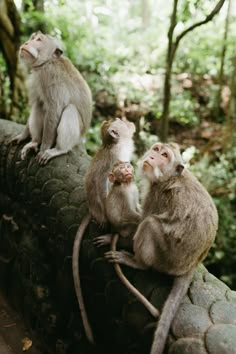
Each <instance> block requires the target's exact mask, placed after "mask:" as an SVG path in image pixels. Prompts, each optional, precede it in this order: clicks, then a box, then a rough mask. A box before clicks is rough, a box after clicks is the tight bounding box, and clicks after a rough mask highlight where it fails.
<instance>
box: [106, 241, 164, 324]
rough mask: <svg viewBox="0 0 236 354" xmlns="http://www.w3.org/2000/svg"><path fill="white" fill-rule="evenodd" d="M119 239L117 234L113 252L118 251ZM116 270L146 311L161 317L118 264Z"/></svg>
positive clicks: (112, 242) (112, 243)
mask: <svg viewBox="0 0 236 354" xmlns="http://www.w3.org/2000/svg"><path fill="white" fill-rule="evenodd" d="M118 239H119V235H118V234H115V235H114V236H113V237H112V241H111V250H112V251H116V245H117V241H118ZM114 268H115V271H116V274H117V275H118V277H119V278H120V280H121V281H122V283H123V284H124V285H125V286H126V287H127V288H128V290H129V291H130V292H131V293H133V295H134V296H136V297H137V299H138V300H139V301H140V302H141V303H142V304H143V305H144V306H145V307H146V309H147V310H148V311H149V312H150V313H151V315H152V316H153V317H155V318H157V317H159V311H158V310H157V309H156V308H155V307H154V306H153V305H152V304H151V303H150V302H149V301H148V300H147V299H146V298H145V296H143V295H142V294H141V293H140V292H139V291H138V290H137V289H136V288H135V287H134V286H133V285H132V284H131V283H130V282H129V280H128V279H127V278H126V276H125V275H124V273H123V272H122V269H121V267H120V265H119V264H118V263H114Z"/></svg>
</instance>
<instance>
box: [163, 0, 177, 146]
mask: <svg viewBox="0 0 236 354" xmlns="http://www.w3.org/2000/svg"><path fill="white" fill-rule="evenodd" d="M177 6H178V0H174V5H173V11H172V15H171V22H170V29H169V32H168V51H167V58H166V73H165V81H164V101H163V111H162V117H161V132H160V137H161V140H162V141H163V142H165V141H167V137H168V131H169V119H168V117H169V107H170V99H171V74H172V65H173V59H174V56H173V49H174V48H173V46H174V43H173V35H174V29H175V26H176V15H177Z"/></svg>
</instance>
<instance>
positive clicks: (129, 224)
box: [94, 161, 159, 317]
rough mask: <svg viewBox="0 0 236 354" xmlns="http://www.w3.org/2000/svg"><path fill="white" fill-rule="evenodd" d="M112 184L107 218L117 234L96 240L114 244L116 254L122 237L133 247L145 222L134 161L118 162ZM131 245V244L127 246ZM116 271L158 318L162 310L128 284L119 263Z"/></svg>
mask: <svg viewBox="0 0 236 354" xmlns="http://www.w3.org/2000/svg"><path fill="white" fill-rule="evenodd" d="M108 178H109V181H110V183H111V184H112V186H111V188H110V191H109V193H108V196H107V198H106V201H105V208H106V216H107V219H108V221H109V222H110V224H111V226H112V231H113V232H114V233H116V234H115V235H114V234H113V235H112V234H107V235H103V236H99V237H96V239H95V242H94V243H95V244H96V245H97V246H103V245H106V244H109V243H111V244H112V245H111V249H112V251H116V245H117V241H118V238H119V236H118V234H119V235H120V236H121V244H122V245H123V242H122V241H123V240H124V239H125V240H127V241H128V242H129V244H128V246H129V245H130V243H131V244H132V237H133V235H134V233H135V231H136V229H137V227H138V224H139V222H140V219H141V209H140V206H139V192H138V188H137V186H136V184H135V183H134V182H133V180H134V169H133V166H132V165H131V163H130V162H122V161H117V162H116V163H115V164H114V166H113V168H112V172H110V173H109V175H108ZM126 245H127V244H126ZM114 267H115V271H116V273H117V275H118V276H119V278H120V280H121V281H122V283H123V284H124V285H125V286H126V287H127V288H128V289H129V290H130V291H131V292H132V293H133V294H134V295H135V296H136V297H137V298H138V300H139V301H140V302H141V303H143V305H144V306H145V307H146V308H147V309H148V311H150V312H151V314H152V315H153V316H154V317H158V315H159V312H158V310H157V309H156V308H155V307H154V306H153V305H152V304H151V303H150V302H149V301H148V300H147V299H146V298H145V297H144V296H143V295H142V294H141V293H140V292H139V291H138V290H137V289H136V288H135V287H134V286H133V285H132V284H131V283H130V282H129V281H128V279H127V278H126V277H125V275H124V273H123V272H122V270H121V268H120V266H119V265H118V264H114Z"/></svg>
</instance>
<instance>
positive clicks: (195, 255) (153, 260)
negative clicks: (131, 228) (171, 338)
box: [106, 143, 218, 354]
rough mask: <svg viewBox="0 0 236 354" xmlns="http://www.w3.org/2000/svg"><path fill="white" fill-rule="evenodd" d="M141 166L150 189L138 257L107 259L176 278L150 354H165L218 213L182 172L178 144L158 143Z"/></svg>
mask: <svg viewBox="0 0 236 354" xmlns="http://www.w3.org/2000/svg"><path fill="white" fill-rule="evenodd" d="M140 165H141V170H142V174H143V177H144V178H145V179H146V180H147V181H148V189H147V191H146V195H145V198H144V202H143V205H142V207H143V214H142V221H141V223H140V224H139V227H138V229H137V231H136V233H135V235H134V238H133V242H134V244H133V248H134V255H132V254H127V252H126V253H123V252H107V254H106V257H107V258H108V259H109V260H110V261H111V262H118V263H121V264H126V265H128V266H131V267H133V268H140V269H147V268H153V269H155V270H157V271H159V272H164V273H167V274H170V275H173V276H175V280H174V284H173V288H172V290H171V292H170V294H169V296H168V298H167V300H166V302H165V304H164V307H163V310H162V313H161V317H160V319H159V322H158V326H157V329H156V332H155V335H154V341H153V345H152V350H151V354H161V353H162V352H163V350H164V346H165V342H166V338H167V335H168V331H169V328H170V325H171V322H172V320H173V318H174V316H175V314H176V311H177V310H178V307H179V305H180V303H181V301H182V299H183V297H184V295H185V294H186V292H187V290H188V287H189V285H190V283H191V281H192V276H193V272H194V270H195V268H196V267H197V265H198V264H199V263H200V262H201V261H203V259H204V258H205V257H206V256H207V254H208V251H209V249H210V247H211V246H212V244H213V242H214V239H215V235H216V231H217V227H218V214H217V210H216V207H215V205H214V203H213V201H212V199H211V197H210V195H209V194H208V192H207V191H206V190H205V188H204V187H203V186H202V185H201V183H200V182H199V181H198V180H197V179H196V178H195V177H194V176H193V175H192V174H191V173H190V172H189V171H188V170H187V169H186V168H185V167H184V165H183V161H182V158H181V155H180V151H179V148H178V146H177V145H176V144H160V143H157V144H154V145H153V146H152V148H151V149H150V150H149V151H148V152H147V153H146V154H145V155H144V157H143V158H142V160H141V163H140Z"/></svg>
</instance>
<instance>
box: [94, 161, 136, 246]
mask: <svg viewBox="0 0 236 354" xmlns="http://www.w3.org/2000/svg"><path fill="white" fill-rule="evenodd" d="M108 179H109V182H110V183H111V188H110V191H109V193H108V195H107V197H106V200H105V211H106V216H107V220H108V221H109V222H110V224H111V225H112V231H114V233H115V232H117V233H119V234H120V236H122V237H125V238H127V237H128V236H131V237H132V236H133V234H134V233H135V231H136V229H137V226H138V223H139V221H140V217H141V209H140V206H139V192H138V188H137V186H136V184H135V183H134V182H133V180H134V168H133V166H132V165H131V163H130V162H122V161H117V162H116V163H115V164H114V165H113V168H112V171H111V172H110V173H109V174H108ZM111 237H112V235H111V234H109V235H104V236H99V237H97V238H96V239H95V244H97V245H98V246H103V245H106V244H109V243H111Z"/></svg>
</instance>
